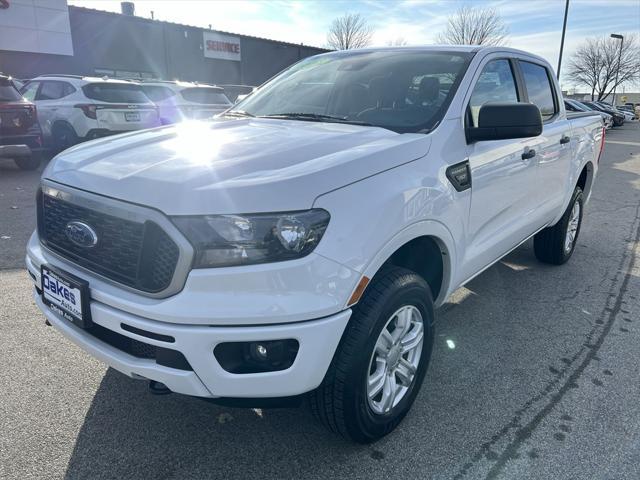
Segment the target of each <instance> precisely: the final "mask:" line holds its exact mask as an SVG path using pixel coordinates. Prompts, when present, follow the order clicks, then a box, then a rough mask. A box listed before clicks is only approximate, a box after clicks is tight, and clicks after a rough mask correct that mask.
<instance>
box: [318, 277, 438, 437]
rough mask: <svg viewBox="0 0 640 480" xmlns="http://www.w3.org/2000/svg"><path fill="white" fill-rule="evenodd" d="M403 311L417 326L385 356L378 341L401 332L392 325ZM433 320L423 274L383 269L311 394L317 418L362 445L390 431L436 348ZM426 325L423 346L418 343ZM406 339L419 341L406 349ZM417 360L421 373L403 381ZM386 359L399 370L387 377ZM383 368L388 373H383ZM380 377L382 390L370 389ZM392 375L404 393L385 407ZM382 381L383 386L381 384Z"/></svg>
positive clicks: (414, 392) (408, 405)
mask: <svg viewBox="0 0 640 480" xmlns="http://www.w3.org/2000/svg"><path fill="white" fill-rule="evenodd" d="M399 312H400V315H401V316H404V318H411V319H412V320H411V322H410V324H411V326H410V327H409V330H407V331H405V334H406V335H405V336H404V337H401V332H402V331H401V330H398V332H399V333H398V336H400V338H404V339H405V342H401V343H398V344H397V345H396V346H394V347H393V348H392V349H391V350H389V349H386V347H384V348H385V349H386V350H385V351H386V352H388V354H387V355H386V357H385V359H384V360H383V359H382V357H381V356H380V354H379V353H378V350H377V349H376V344H377V343H378V341H380V342H381V345H382V344H383V343H384V342H382V340H381V334H382V330H383V328H384V329H385V330H386V332H387V334H388V335H387V334H385V338H392V339H393V338H394V337H395V336H396V330H395V329H392V330H390V329H391V328H393V326H394V325H396V323H399V322H400V318H399V317H398V316H394V315H395V314H396V313H399ZM416 312H417V313H416ZM418 313H419V316H420V317H421V318H419V316H418ZM406 315H412V316H411V317H407V316H406ZM433 318H434V313H433V300H432V297H431V290H430V289H429V285H427V282H425V281H424V279H423V278H422V277H420V276H419V275H418V274H416V273H414V272H412V271H410V270H407V269H404V268H398V267H389V268H385V270H384V271H381V272H380V273H378V274H377V275H376V276H375V277H374V279H373V280H372V282H371V284H370V285H369V287H368V288H367V290H366V291H365V294H364V296H363V298H362V299H361V300H360V302H359V303H358V304H357V305H356V306H355V307H353V314H352V316H351V319H350V321H349V324H348V325H347V328H346V330H345V332H344V334H343V336H342V339H341V341H340V344H339V346H338V349H337V350H336V353H335V355H334V357H333V361H332V362H331V365H330V366H329V369H328V370H327V374H326V375H325V378H324V380H323V382H322V384H321V385H320V386H319V387H318V388H317V389H316V390H314V391H313V392H311V393H310V395H309V402H310V405H311V410H312V412H313V414H314V416H315V417H316V418H318V420H320V422H321V423H322V424H324V425H325V426H326V427H327V428H328V429H329V430H331V431H332V432H334V433H337V434H340V435H342V436H343V437H345V438H346V439H348V440H352V441H355V442H358V443H370V442H373V441H375V440H378V439H379V438H382V437H383V436H385V435H387V434H388V433H390V432H391V431H392V430H393V429H394V428H396V427H397V426H398V424H399V423H400V422H401V421H402V419H403V418H404V416H405V415H406V414H407V412H408V411H409V409H410V408H411V405H412V404H413V402H414V400H415V398H416V395H417V394H418V392H419V390H420V386H421V385H422V381H423V380H424V376H425V373H426V371H427V367H428V365H429V359H430V357H431V350H432V347H433ZM420 320H421V321H420ZM414 322H415V323H414ZM420 323H421V324H422V333H423V337H422V342H421V344H419V343H418V341H417V338H418V334H419V330H420V327H419V324H420ZM411 334H413V338H411ZM411 342H413V343H411ZM403 343H404V344H405V346H407V348H408V346H409V345H413V349H412V350H410V351H409V352H408V353H401V351H400V350H399V348H400V346H401V345H402V344H403ZM380 348H381V349H382V346H381V347H380ZM394 349H395V350H394ZM398 356H399V358H398ZM416 356H417V360H416ZM402 360H404V364H403V362H402ZM411 362H414V364H413V366H414V368H415V373H414V374H413V378H412V380H411V381H409V380H407V379H408V377H404V378H405V380H404V382H403V380H402V377H401V375H400V372H401V371H402V372H403V373H406V372H410V371H409V370H407V369H406V368H405V367H406V363H411ZM383 363H384V364H385V365H387V367H390V368H391V370H392V371H394V373H392V374H389V375H387V374H386V372H388V371H389V369H387V368H384V365H383ZM393 365H396V366H397V370H394V368H395V367H393ZM374 366H375V369H374V368H372V367H374ZM379 372H385V373H383V374H382V375H381V376H380V375H379ZM374 377H375V378H382V380H381V381H380V382H378V381H376V382H374V384H375V385H376V388H374V387H371V390H369V391H368V388H369V385H368V383H369V382H368V381H369V379H370V378H374ZM392 377H393V382H395V383H397V385H399V387H397V388H399V389H400V390H401V391H403V393H402V394H401V395H398V397H396V400H395V401H394V402H393V404H392V406H391V407H385V405H384V403H385V402H384V399H385V398H388V397H384V392H385V391H391V386H392V385H393V384H392V383H391V378H392ZM387 378H388V380H387ZM381 382H382V385H383V386H380V385H381ZM387 382H389V383H387ZM403 383H404V385H403ZM387 387H389V388H388V389H387ZM377 388H381V390H380V392H379V393H377V394H376V395H372V398H371V399H370V396H369V392H371V393H373V392H375V391H376V390H377ZM385 389H387V390H385ZM400 390H399V391H400ZM387 408H389V409H388V410H387Z"/></svg>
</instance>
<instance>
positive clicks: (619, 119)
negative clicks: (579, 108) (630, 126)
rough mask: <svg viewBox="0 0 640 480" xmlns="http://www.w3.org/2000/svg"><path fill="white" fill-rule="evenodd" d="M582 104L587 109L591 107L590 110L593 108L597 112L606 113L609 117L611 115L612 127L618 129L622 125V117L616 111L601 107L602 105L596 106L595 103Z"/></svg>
mask: <svg viewBox="0 0 640 480" xmlns="http://www.w3.org/2000/svg"><path fill="white" fill-rule="evenodd" d="M582 103H584V104H585V105H587V106H588V107H591V108H593V109H595V110H599V111H601V112H604V113H608V114H609V115H611V116H612V117H613V126H614V127H619V126H620V125H622V124H624V115H622V114H621V113H620V112H618V111H617V110H614V109H613V108H606V107H603V106H602V105H600V104H598V103H596V102H582Z"/></svg>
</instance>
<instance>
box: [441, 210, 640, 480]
mask: <svg viewBox="0 0 640 480" xmlns="http://www.w3.org/2000/svg"><path fill="white" fill-rule="evenodd" d="M634 233H635V237H633V236H634ZM629 237H632V238H630V241H631V242H632V248H631V249H629V248H625V249H624V250H623V253H622V258H621V259H620V263H619V265H618V269H617V273H616V275H615V276H614V277H613V278H612V279H611V286H610V288H609V291H608V293H609V295H608V297H607V300H606V303H605V308H604V309H603V310H602V312H601V314H600V316H599V318H600V319H602V320H603V322H602V323H601V324H598V323H596V324H594V325H593V327H592V329H591V331H590V332H589V333H588V334H587V335H586V339H585V342H584V343H583V345H582V346H581V347H580V349H579V350H578V351H577V352H576V353H575V354H574V355H573V356H572V357H570V358H569V359H564V360H566V361H563V365H564V366H563V367H562V368H561V369H559V371H558V373H556V374H554V377H555V378H554V379H552V380H551V381H550V382H549V383H548V384H547V385H546V387H545V388H544V389H543V390H542V391H540V392H538V393H537V394H535V395H534V396H532V397H530V398H529V399H528V400H527V401H526V402H525V403H524V404H523V406H522V407H521V408H519V409H518V410H516V412H515V413H514V415H513V417H512V418H511V420H510V421H509V422H508V423H506V424H505V425H504V426H503V427H502V428H501V429H500V430H499V431H498V432H497V433H495V434H494V435H493V436H492V437H491V438H490V439H489V441H487V442H485V443H484V444H482V445H481V446H480V448H479V450H478V451H477V452H476V453H475V454H474V455H473V457H472V458H471V461H469V462H467V463H465V464H464V466H463V467H462V468H461V469H460V470H459V471H458V473H457V474H456V475H455V476H454V477H453V478H454V479H457V480H459V479H462V478H464V477H466V476H467V474H468V473H469V471H470V470H471V468H473V466H474V465H476V464H478V463H479V462H480V461H482V460H483V459H484V460H488V461H490V462H493V465H492V466H491V468H490V469H489V471H488V472H487V474H486V476H485V479H486V480H493V479H496V478H498V476H499V475H500V474H501V473H502V471H503V469H504V467H505V465H506V464H507V462H508V461H509V460H512V459H516V458H519V454H518V451H519V449H520V448H521V446H522V445H523V444H524V442H525V441H527V440H528V439H529V438H530V437H531V436H532V435H533V432H534V431H535V430H536V428H537V427H538V426H539V425H540V423H541V422H542V421H543V420H544V419H545V418H546V417H547V416H548V415H549V414H550V413H551V412H552V411H553V409H554V408H555V407H556V406H557V405H558V404H559V403H560V401H561V400H562V399H563V398H564V396H565V395H566V393H567V392H569V391H570V390H572V389H573V388H577V387H578V380H579V379H580V378H581V376H582V374H583V373H584V371H585V370H586V368H587V367H588V366H589V365H590V363H591V362H592V361H593V360H596V359H597V358H598V356H597V353H598V351H599V349H600V347H601V346H602V344H603V343H604V340H605V339H606V338H607V335H608V334H609V332H610V331H611V329H612V327H613V325H614V322H615V320H616V317H617V315H618V314H619V313H621V311H622V309H623V305H624V303H625V302H624V297H625V295H626V293H627V290H628V286H629V282H630V280H631V278H632V276H633V270H634V267H635V265H636V262H637V260H638V255H637V253H638V252H637V248H636V246H637V245H638V244H639V243H640V205H636V215H635V217H634V220H633V223H632V227H631V229H630V235H629ZM625 266H626V268H625ZM621 274H623V275H624V276H623V277H622V280H620V276H621ZM618 285H619V288H618ZM611 301H613V305H611V306H610V303H611ZM594 337H595V338H594ZM583 355H584V358H583V359H582V361H581V362H580V363H579V364H578V365H577V367H576V368H575V369H574V370H573V371H572V372H571V373H570V374H569V375H568V376H566V380H565V381H564V382H563V383H562V384H561V380H562V379H563V378H565V375H567V374H568V373H569V372H570V371H571V370H572V369H573V367H574V366H575V364H576V362H577V361H578V359H579V358H580V357H582V356H583ZM558 385H560V387H559V388H558V390H557V392H556V393H553V394H552V392H553V390H554V389H555V388H556V387H558ZM546 397H549V399H548V401H547V402H546V403H545V404H544V405H543V406H542V407H541V408H540V409H539V410H538V411H537V413H536V414H535V415H534V416H533V417H532V418H531V420H530V421H528V422H527V423H525V424H523V417H524V415H525V414H527V413H529V411H530V410H531V409H532V408H533V407H534V405H535V404H536V403H538V402H539V401H541V400H543V399H545V398H546ZM511 432H513V433H511ZM508 435H512V436H513V438H512V439H511V441H510V442H509V443H508V444H507V446H506V447H505V448H504V449H503V450H502V453H500V454H499V455H498V456H497V458H496V456H495V447H496V445H497V444H498V443H499V442H500V441H502V440H504V439H505V438H506V437H507V436H508ZM560 435H562V434H560Z"/></svg>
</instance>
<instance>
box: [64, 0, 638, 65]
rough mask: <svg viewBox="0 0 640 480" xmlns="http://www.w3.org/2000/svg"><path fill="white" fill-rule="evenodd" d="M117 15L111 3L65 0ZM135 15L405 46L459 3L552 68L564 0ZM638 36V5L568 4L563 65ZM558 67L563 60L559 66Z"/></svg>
mask: <svg viewBox="0 0 640 480" xmlns="http://www.w3.org/2000/svg"><path fill="white" fill-rule="evenodd" d="M68 3H69V4H70V5H78V6H83V7H89V8H96V9H99V10H109V11H114V12H118V11H120V1H119V0H68ZM135 5H136V14H137V15H139V16H142V17H150V16H151V13H150V12H151V11H152V10H153V12H154V14H155V18H156V19H158V20H166V21H171V22H175V23H183V24H187V25H195V26H200V27H208V26H209V25H211V26H212V28H214V29H217V30H224V31H228V32H234V33H242V34H246V35H254V36H257V37H265V38H271V39H275V40H283V41H287V42H292V43H304V44H305V45H313V46H318V47H322V46H325V45H326V33H327V30H328V29H329V25H330V24H331V21H332V20H333V19H334V18H336V17H338V16H340V15H343V14H344V13H347V12H355V13H360V14H361V15H363V16H364V17H365V18H366V19H367V20H368V21H369V23H370V24H371V25H372V26H373V27H374V29H375V35H374V41H373V45H386V43H387V42H388V41H390V40H394V39H396V38H398V37H403V38H404V39H405V40H406V41H407V42H408V44H409V45H422V44H429V43H434V39H435V37H436V35H437V34H438V32H440V31H441V30H442V29H443V28H444V27H445V25H446V20H447V17H448V15H450V14H452V13H454V12H455V11H456V10H457V9H458V8H460V6H462V5H471V6H491V7H495V8H496V10H497V11H498V12H499V13H500V15H501V16H502V18H503V19H504V21H505V23H506V24H507V26H508V27H509V31H510V35H509V43H508V45H509V46H510V47H515V48H521V49H523V50H528V51H530V52H533V53H536V54H538V55H541V56H543V57H545V58H546V59H547V60H548V61H549V62H550V63H551V64H552V65H553V66H554V68H555V67H556V66H557V63H558V53H559V48H560V36H561V32H562V19H563V14H564V5H565V2H564V0H486V1H485V0H443V1H436V0H397V1H392V0H349V1H342V0H297V1H296V0H269V1H266V0H236V1H233V0H215V1H205V0H199V1H198V0H195V1H190V0H137V1H136V2H135ZM638 32H640V0H570V6H569V20H568V24H567V36H566V40H565V55H566V56H565V59H566V58H568V55H570V54H571V52H573V51H574V50H575V48H576V46H577V45H578V44H580V42H582V41H583V40H584V39H585V38H586V37H590V36H599V35H609V34H610V33H622V34H631V33H638ZM563 63H564V60H563Z"/></svg>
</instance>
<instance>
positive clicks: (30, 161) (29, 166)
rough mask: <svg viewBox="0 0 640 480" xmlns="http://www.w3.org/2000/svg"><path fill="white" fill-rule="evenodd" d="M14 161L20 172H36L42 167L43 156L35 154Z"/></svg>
mask: <svg viewBox="0 0 640 480" xmlns="http://www.w3.org/2000/svg"><path fill="white" fill-rule="evenodd" d="M13 161H14V162H15V164H16V165H17V166H18V168H19V169H20V170H36V169H37V168H38V167H39V166H40V161H41V156H40V154H39V153H38V152H35V153H32V154H31V155H30V156H28V157H20V158H14V159H13Z"/></svg>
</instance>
